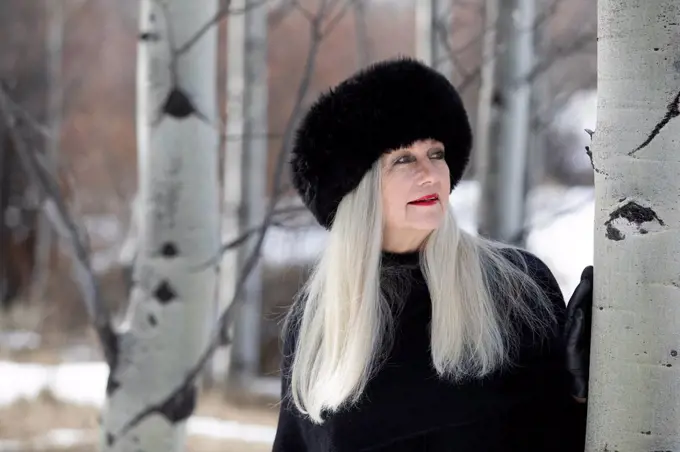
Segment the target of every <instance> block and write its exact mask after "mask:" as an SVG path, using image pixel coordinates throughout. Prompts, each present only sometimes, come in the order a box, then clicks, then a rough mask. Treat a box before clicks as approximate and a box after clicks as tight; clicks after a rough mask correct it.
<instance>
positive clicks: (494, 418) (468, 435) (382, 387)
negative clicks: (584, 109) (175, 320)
mask: <svg viewBox="0 0 680 452" xmlns="http://www.w3.org/2000/svg"><path fill="white" fill-rule="evenodd" d="M525 258H526V260H527V263H528V264H529V271H530V273H531V275H532V277H534V279H535V280H536V281H537V282H539V283H540V284H542V285H543V286H544V287H545V288H546V289H548V290H549V291H550V292H551V293H552V294H553V297H552V299H553V301H554V303H555V308H556V309H555V310H556V314H557V319H558V325H556V329H555V332H556V334H555V335H554V337H552V338H550V340H549V341H542V342H540V343H539V342H536V341H535V340H533V339H532V335H531V331H530V330H525V331H524V333H525V334H524V336H523V339H522V344H521V347H520V352H519V355H518V358H517V359H516V364H517V365H516V366H514V367H512V368H510V369H503V370H499V371H497V372H495V373H493V374H491V375H490V376H488V377H486V378H484V379H481V380H473V381H467V382H464V383H458V384H454V383H451V382H448V381H445V380H443V379H441V378H440V377H438V375H437V373H436V371H435V370H434V368H433V367H432V364H431V358H430V351H429V346H430V334H429V322H430V320H431V303H430V297H429V292H428V289H427V285H426V284H425V281H424V278H423V275H422V273H421V271H420V269H419V266H418V259H419V255H418V253H417V252H411V253H390V252H383V257H382V259H383V261H382V262H383V266H384V268H385V269H386V270H388V271H387V272H386V273H385V276H384V277H392V276H390V272H389V269H394V270H397V272H396V273H394V274H398V273H399V271H401V272H402V274H406V275H407V276H409V278H408V280H409V283H408V286H407V287H406V292H405V293H404V300H403V301H404V302H403V304H402V306H401V309H399V313H398V316H397V320H396V331H395V339H394V343H393V344H392V346H391V351H390V353H389V355H388V358H387V360H386V361H384V362H383V363H382V365H381V366H380V368H379V370H378V372H377V373H376V375H375V376H374V377H373V378H372V379H371V380H370V381H369V383H368V385H367V387H366V390H365V392H364V393H363V394H362V397H361V400H360V401H359V403H358V404H357V405H355V406H352V407H350V408H345V409H343V410H341V411H339V412H337V413H334V414H332V415H329V416H326V417H325V419H326V421H325V423H324V425H322V426H319V425H316V424H313V423H312V422H310V421H309V420H308V419H305V418H304V417H303V416H302V415H300V414H299V413H298V412H297V410H296V408H295V406H294V405H293V404H292V402H290V401H289V399H288V398H287V397H285V396H286V395H288V394H289V390H290V386H289V385H290V381H289V379H288V378H286V377H285V375H287V374H288V372H289V368H290V363H291V360H290V355H291V353H292V352H293V350H294V342H295V332H291V334H289V335H288V337H287V338H286V341H285V343H284V360H283V364H282V374H283V375H284V378H282V396H284V397H283V403H282V406H281V411H280V416H279V423H278V428H277V432H276V438H275V441H274V448H273V452H358V451H372V452H407V451H408V452H416V451H417V452H421V451H422V452H425V451H433V452H445V451H446V452H473V451H474V452H501V451H503V452H577V451H578V452H581V451H583V450H584V441H585V417H586V405H585V404H578V403H577V402H575V401H574V400H573V399H572V398H571V396H570V395H569V393H568V386H567V384H566V372H565V371H564V369H563V364H562V358H561V347H560V345H559V339H558V337H559V331H561V328H562V325H563V321H564V310H565V303H564V299H563V298H562V295H561V292H560V290H559V287H558V285H557V282H556V281H555V279H554V277H553V275H552V274H551V272H550V270H549V269H548V268H547V267H546V266H545V264H544V263H543V262H541V261H540V260H539V259H538V258H537V257H535V256H533V255H531V254H529V253H525Z"/></svg>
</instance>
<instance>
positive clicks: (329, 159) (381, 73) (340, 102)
mask: <svg viewBox="0 0 680 452" xmlns="http://www.w3.org/2000/svg"><path fill="white" fill-rule="evenodd" d="M428 138H430V139H435V140H437V141H440V142H442V143H443V144H444V148H445V150H446V154H445V155H446V157H445V160H446V163H447V164H448V166H449V170H450V173H451V189H452V190H453V188H454V187H455V185H456V184H457V183H458V182H459V181H460V179H461V177H462V176H463V172H464V171H465V167H466V166H467V163H468V160H469V158H470V149H471V147H472V131H471V129H470V123H469V121H468V116H467V113H466V112H465V108H464V106H463V102H462V100H461V99H460V96H459V95H458V93H457V92H456V89H455V88H454V87H453V86H452V85H451V83H449V81H448V80H447V79H446V78H445V77H444V76H443V75H441V74H440V73H439V72H436V71H435V70H433V69H431V68H429V67H428V66H426V65H425V64H423V63H420V62H419V61H417V60H414V59H411V58H406V57H402V58H396V59H391V60H386V61H382V62H380V63H376V64H374V65H372V66H369V67H367V68H366V69H364V70H361V71H359V72H358V73H356V74H355V75H353V76H352V77H350V78H348V79H347V80H345V81H343V82H342V83H340V84H339V85H338V86H336V87H335V88H332V89H330V90H329V91H328V92H327V93H324V94H322V95H321V96H320V97H319V99H318V100H317V101H316V102H315V103H314V104H313V105H312V106H311V108H310V109H309V111H308V112H307V114H306V116H305V117H304V118H303V120H302V122H301V124H300V126H299V128H298V130H297V133H296V137H295V142H294V145H293V150H292V158H291V162H290V163H291V170H292V179H293V185H294V187H295V189H296V190H297V192H298V193H299V194H300V196H301V197H302V200H303V201H304V203H305V204H306V206H307V207H308V208H309V210H310V211H311V212H312V214H313V215H314V217H315V218H316V219H317V221H318V222H319V223H320V224H321V225H322V226H324V227H325V228H326V229H330V227H331V224H332V223H333V218H334V217H335V212H336V210H337V208H338V205H339V204H340V201H341V200H342V198H343V197H344V196H345V195H346V194H348V193H349V192H351V191H352V190H354V189H355V188H356V187H357V186H358V185H359V182H361V179H362V178H363V177H364V175H365V174H366V172H368V170H369V169H370V168H371V166H372V165H373V163H374V162H375V161H376V160H378V159H379V158H380V156H381V155H382V154H383V153H385V152H389V151H390V150H394V149H399V148H402V147H407V146H409V145H411V144H412V143H414V142H415V141H418V140H422V139H428Z"/></svg>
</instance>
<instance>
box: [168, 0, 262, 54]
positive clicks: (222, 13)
mask: <svg viewBox="0 0 680 452" xmlns="http://www.w3.org/2000/svg"><path fill="white" fill-rule="evenodd" d="M267 1H268V0H257V1H254V0H253V1H251V3H248V6H246V7H245V8H230V5H231V0H222V3H223V5H222V7H221V8H220V9H219V10H218V11H217V13H215V15H214V16H213V18H212V19H210V21H208V22H207V23H206V24H205V25H203V26H202V27H201V28H200V29H199V30H198V31H197V32H196V33H194V35H193V36H192V37H191V38H189V39H188V40H187V42H185V43H184V44H182V46H181V47H180V48H178V49H177V50H175V55H176V56H177V57H180V56H181V55H183V54H185V53H186V52H187V51H189V49H190V48H191V47H193V45H194V44H196V42H197V41H198V40H199V39H201V37H202V36H203V35H204V34H205V33H206V32H207V31H208V30H210V27H212V26H214V25H217V24H218V23H220V22H221V21H222V19H224V18H225V17H227V16H230V15H234V14H243V13H245V12H247V11H249V10H251V9H255V8H259V7H260V6H264V5H266V4H267Z"/></svg>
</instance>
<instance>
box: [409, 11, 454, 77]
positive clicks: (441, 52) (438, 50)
mask: <svg viewBox="0 0 680 452" xmlns="http://www.w3.org/2000/svg"><path fill="white" fill-rule="evenodd" d="M451 14H452V5H451V1H448V0H418V1H417V2H416V17H415V22H416V55H417V56H418V58H420V59H422V60H423V61H424V62H425V64H427V65H428V66H430V67H432V68H434V69H436V70H437V71H439V72H441V73H442V74H443V75H444V76H445V77H446V78H448V79H449V80H451V79H452V78H453V69H454V68H453V59H452V56H451V55H449V51H448V47H447V41H446V40H448V39H449V38H450V37H451Z"/></svg>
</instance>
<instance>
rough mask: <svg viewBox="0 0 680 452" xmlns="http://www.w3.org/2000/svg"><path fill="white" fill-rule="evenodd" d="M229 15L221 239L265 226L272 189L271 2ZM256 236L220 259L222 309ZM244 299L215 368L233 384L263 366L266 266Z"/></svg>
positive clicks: (250, 2) (255, 273)
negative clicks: (269, 177) (227, 351)
mask: <svg viewBox="0 0 680 452" xmlns="http://www.w3.org/2000/svg"><path fill="white" fill-rule="evenodd" d="M231 7H232V8H233V9H234V10H244V9H245V10H246V12H245V13H243V14H232V15H230V16H229V23H228V30H229V38H228V39H229V42H228V55H227V57H228V64H227V67H228V74H227V108H228V112H227V137H228V138H227V145H226V152H227V155H226V158H225V162H224V202H225V205H224V210H225V217H224V219H223V220H224V221H223V223H222V234H223V235H222V239H223V241H224V242H230V241H232V240H234V239H235V238H237V237H238V236H240V235H241V234H243V233H244V232H245V231H247V230H248V229H250V228H253V227H257V226H258V225H261V224H262V222H263V221H264V217H265V213H266V212H265V211H266V199H267V193H266V187H267V161H268V150H267V143H268V139H267V102H268V91H267V11H268V8H267V6H266V3H264V4H263V3H262V2H258V1H256V0H234V1H232V2H231ZM255 237H256V235H253V236H251V237H250V239H249V240H248V241H246V242H245V243H244V244H242V245H241V246H239V247H238V248H237V249H235V250H230V251H228V252H226V253H225V254H224V256H223V259H222V262H221V275H220V305H221V310H223V309H226V307H227V306H229V304H230V303H231V301H232V299H233V297H234V293H235V292H236V288H237V287H236V285H237V283H238V280H239V279H240V274H241V269H242V267H243V264H244V262H245V261H246V260H247V259H248V256H249V255H250V254H251V253H252V252H253V245H254V244H255ZM241 296H242V297H243V298H244V303H243V304H242V305H241V306H240V307H239V309H238V310H237V311H236V321H235V325H234V326H233V330H234V331H233V338H234V341H233V345H232V346H231V350H230V352H231V355H230V357H229V359H228V360H225V359H224V358H225V357H224V355H225V353H224V352H221V351H218V353H219V354H218V355H217V356H216V359H215V361H216V364H217V366H216V368H217V369H218V370H222V369H224V368H225V367H228V368H227V369H226V370H227V372H228V375H229V382H230V384H232V385H235V386H237V387H238V386H240V387H244V386H246V385H248V384H250V383H252V381H253V379H254V378H255V377H257V376H258V374H259V370H260V349H261V339H260V334H261V329H262V328H261V322H262V264H261V261H259V262H258V264H256V266H255V267H254V268H253V270H252V272H251V273H250V276H249V277H248V279H247V280H246V282H245V287H244V289H243V291H242V293H241ZM225 361H226V362H225Z"/></svg>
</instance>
